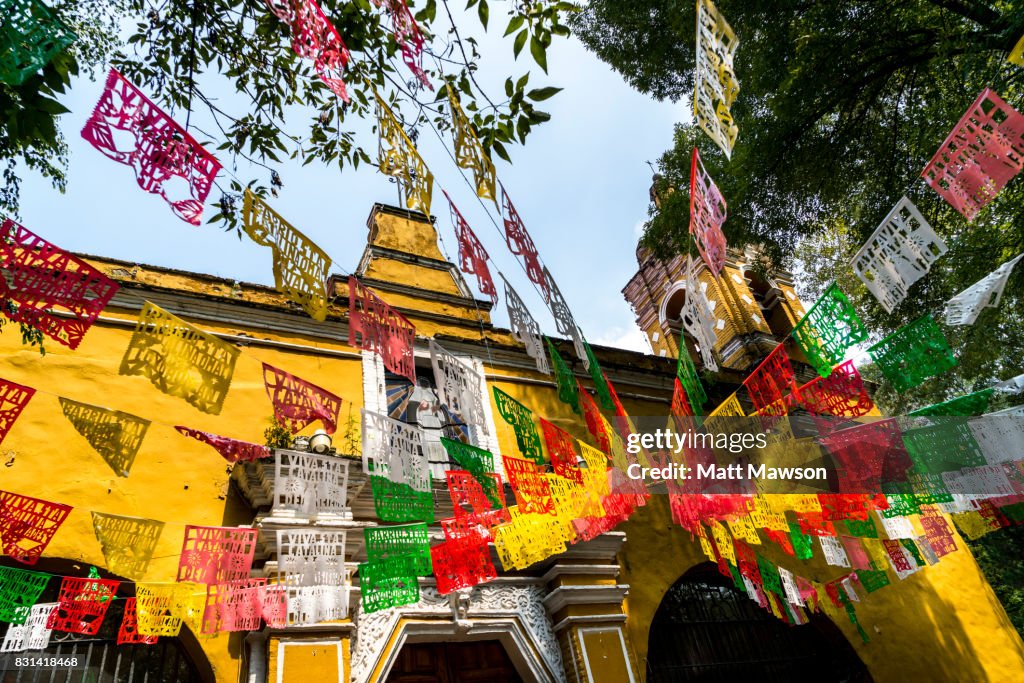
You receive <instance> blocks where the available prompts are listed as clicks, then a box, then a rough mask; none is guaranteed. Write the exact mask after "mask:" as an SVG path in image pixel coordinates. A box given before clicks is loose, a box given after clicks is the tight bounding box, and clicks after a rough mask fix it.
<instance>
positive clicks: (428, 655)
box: [387, 640, 523, 683]
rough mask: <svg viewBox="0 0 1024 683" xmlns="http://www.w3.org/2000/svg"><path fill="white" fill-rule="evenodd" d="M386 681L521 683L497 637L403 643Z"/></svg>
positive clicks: (397, 682) (411, 682)
mask: <svg viewBox="0 0 1024 683" xmlns="http://www.w3.org/2000/svg"><path fill="white" fill-rule="evenodd" d="M387 683H523V679H522V678H521V677H520V676H519V673H518V672H517V671H516V668H515V665H513V664H512V660H511V659H510V658H509V656H508V652H506V651H505V647H504V646H503V645H502V644H501V643H499V642H498V641H497V640H481V641H474V642H468V643H406V644H405V645H403V646H402V649H401V651H400V652H399V653H398V659H397V660H396V661H395V664H394V666H392V667H391V672H390V673H389V674H388V678H387Z"/></svg>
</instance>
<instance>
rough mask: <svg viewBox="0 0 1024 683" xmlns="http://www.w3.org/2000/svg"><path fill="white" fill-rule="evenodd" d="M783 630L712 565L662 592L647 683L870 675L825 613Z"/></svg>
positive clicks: (861, 680)
mask: <svg viewBox="0 0 1024 683" xmlns="http://www.w3.org/2000/svg"><path fill="white" fill-rule="evenodd" d="M809 617H810V622H809V623H808V624H805V625H803V626H789V625H787V624H785V623H783V622H781V621H779V620H778V619H776V618H775V617H774V616H772V615H771V614H769V613H768V612H765V611H764V610H762V609H760V608H759V607H758V606H757V605H755V604H754V603H753V602H752V601H751V600H750V599H749V598H748V597H747V596H746V595H744V594H742V593H740V592H739V591H737V590H736V589H735V588H734V587H733V585H732V583H731V582H730V581H728V580H727V579H725V578H724V577H722V576H721V575H720V574H719V573H718V572H717V571H716V569H715V566H714V565H713V564H711V563H704V564H701V565H698V566H696V567H694V568H692V569H691V570H690V571H688V572H686V574H684V575H683V576H682V577H681V578H680V579H679V580H678V581H676V583H675V584H673V585H672V587H671V588H669V590H668V591H667V592H666V593H665V596H664V597H663V598H662V601H661V604H660V605H659V606H658V610H657V612H656V613H655V615H654V620H653V621H652V623H651V630H650V634H649V636H648V651H647V681H648V683H669V682H671V683H683V682H686V681H734V680H758V681H766V682H771V681H780V682H781V681H786V682H789V681H816V682H822V683H828V682H832V681H835V682H839V681H843V682H849V683H869V682H870V681H871V680H872V679H871V675H870V674H869V673H868V670H867V668H866V667H865V666H864V663H863V662H861V660H860V658H859V657H858V656H857V653H856V652H855V651H854V649H853V647H852V646H851V645H850V643H849V642H847V640H846V638H845V637H844V636H843V634H842V632H841V631H840V630H839V629H838V627H836V625H835V624H833V623H832V621H831V620H830V619H829V618H828V617H827V616H825V615H824V614H821V613H817V614H811V615H809Z"/></svg>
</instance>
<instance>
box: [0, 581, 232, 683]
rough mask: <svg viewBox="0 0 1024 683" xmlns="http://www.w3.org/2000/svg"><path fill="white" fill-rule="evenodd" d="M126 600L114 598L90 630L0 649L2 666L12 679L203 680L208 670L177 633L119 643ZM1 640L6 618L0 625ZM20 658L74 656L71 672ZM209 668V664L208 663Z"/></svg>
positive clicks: (131, 682)
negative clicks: (29, 664)
mask: <svg viewBox="0 0 1024 683" xmlns="http://www.w3.org/2000/svg"><path fill="white" fill-rule="evenodd" d="M124 605H125V601H124V600H123V599H117V600H114V602H113V603H112V604H111V605H110V607H109V608H108V609H107V614H106V615H105V616H104V618H103V624H102V625H101V626H100V630H99V632H98V633H97V634H96V635H94V636H87V635H80V634H77V633H62V632H59V631H54V632H53V633H52V634H51V635H50V644H49V646H47V647H46V649H44V650H31V651H25V652H5V653H3V654H0V671H6V672H7V673H8V675H10V676H11V678H3V677H0V680H4V681H7V680H10V681H26V682H27V681H51V680H54V681H64V680H65V679H66V680H75V681H79V680H80V681H117V682H118V683H135V682H136V681H138V682H142V681H146V682H147V683H206V682H207V681H212V679H213V677H212V672H210V673H209V674H208V675H206V676H204V675H203V673H202V672H201V671H200V669H199V667H198V666H197V665H196V663H195V661H194V660H193V659H192V657H191V656H190V655H189V653H188V652H187V651H186V648H185V647H184V645H183V643H182V642H181V639H180V638H160V639H159V640H158V641H157V642H156V643H154V644H153V645H142V644H132V645H118V644H117V632H118V629H119V628H120V626H121V618H122V616H123V615H124ZM0 626H2V628H0V640H2V639H3V636H4V635H5V634H6V629H7V628H10V624H2V625H0ZM23 658H35V659H46V660H47V661H48V662H49V661H50V660H53V661H54V662H64V663H65V664H67V663H68V662H71V661H74V662H75V663H76V664H75V666H74V668H73V670H72V673H71V674H70V676H69V674H68V671H69V669H68V668H67V667H66V666H63V665H61V664H55V665H54V666H45V667H42V668H32V669H28V668H23V667H20V666H16V662H17V660H19V659H23ZM207 668H209V667H208V666H207Z"/></svg>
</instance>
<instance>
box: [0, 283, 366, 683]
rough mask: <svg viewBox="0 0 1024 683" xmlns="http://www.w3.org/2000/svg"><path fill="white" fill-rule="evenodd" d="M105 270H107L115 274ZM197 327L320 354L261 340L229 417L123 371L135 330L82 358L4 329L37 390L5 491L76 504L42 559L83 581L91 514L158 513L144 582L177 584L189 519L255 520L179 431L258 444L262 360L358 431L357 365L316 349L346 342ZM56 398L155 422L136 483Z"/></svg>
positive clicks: (97, 559)
mask: <svg viewBox="0 0 1024 683" xmlns="http://www.w3.org/2000/svg"><path fill="white" fill-rule="evenodd" d="M105 270H108V271H110V270H111V267H106V268H105ZM137 277H138V279H139V280H150V281H154V282H155V281H161V282H166V283H167V284H170V285H172V286H180V285H183V283H184V280H185V279H184V278H181V277H175V276H171V275H166V274H164V275H163V276H158V275H155V274H153V273H137ZM189 288H190V289H203V290H205V291H207V292H209V287H208V286H206V285H203V286H199V285H197V284H196V283H194V282H192V283H190V285H189ZM221 288H222V290H223V294H224V295H225V296H226V295H227V294H228V292H229V291H230V286H223V285H221ZM251 298H259V299H263V300H264V301H265V302H270V301H276V302H277V304H278V305H281V304H280V298H279V297H277V296H276V295H275V294H273V293H267V292H265V291H257V290H253V291H251ZM242 310H244V309H242ZM104 317H110V318H116V319H120V320H133V319H134V317H135V314H134V313H133V312H129V311H123V310H117V309H112V308H108V310H107V311H105V312H104ZM187 317H188V316H187V314H186V318H187ZM198 324H199V326H200V327H202V328H203V329H206V330H210V331H214V332H223V333H229V334H238V333H245V334H248V335H251V336H252V337H254V338H257V339H271V340H278V341H286V342H289V343H292V344H298V345H308V346H310V347H313V348H311V350H312V351H313V352H314V353H297V352H291V351H283V350H278V349H272V348H264V347H258V346H256V345H253V346H250V347H248V348H246V349H244V350H243V353H242V354H241V356H240V357H239V359H238V363H237V365H236V368H235V374H234V379H233V382H232V385H231V390H230V391H229V393H228V396H227V400H226V401H225V403H224V409H223V412H222V413H221V414H220V415H207V414H205V413H202V412H200V411H198V410H197V409H195V408H193V407H192V406H191V405H189V404H187V403H186V402H185V401H183V400H181V399H178V398H174V397H171V396H167V395H164V394H162V393H161V392H159V391H158V390H157V389H156V388H154V387H153V385H151V384H150V383H149V381H148V380H146V379H145V378H143V377H126V376H121V375H119V374H118V367H119V365H120V361H121V357H122V355H123V354H124V351H125V349H126V347H127V346H128V341H129V338H130V335H131V329H130V328H128V327H119V326H115V325H111V324H108V323H103V322H101V323H99V324H97V325H95V326H94V327H93V329H92V330H90V331H89V333H88V334H87V335H86V337H85V340H84V341H83V342H82V344H81V346H79V348H78V349H77V350H76V351H73V352H72V351H68V350H67V349H66V348H65V347H63V346H60V345H58V344H56V343H50V342H47V343H46V349H47V353H46V355H45V357H40V355H39V353H38V351H37V350H35V349H30V348H27V347H23V346H22V345H21V342H20V338H19V336H18V334H17V330H16V328H14V329H11V328H8V329H7V330H6V331H5V332H4V333H3V334H0V377H2V378H4V379H8V380H12V381H15V382H19V383H22V384H25V385H28V386H31V387H34V388H36V389H37V390H38V392H37V393H36V395H35V397H34V398H33V399H32V401H31V402H30V403H29V405H28V407H27V408H26V409H25V412H24V413H23V414H22V416H21V418H20V419H19V420H18V422H17V423H16V424H15V426H14V428H13V429H12V431H11V432H10V434H9V435H8V436H7V438H6V439H5V441H4V442H3V444H2V445H0V454H2V461H3V463H4V464H5V465H6V467H4V468H3V470H2V474H0V488H3V489H4V490H8V491H13V492H16V493H21V494H25V495H30V496H36V497H40V498H44V499H48V500H53V501H58V502H61V503H66V504H69V505H72V506H74V510H73V511H72V513H71V515H70V517H69V518H68V519H67V521H66V522H65V524H64V526H63V527H62V528H61V529H60V531H59V532H58V533H57V534H56V536H55V537H54V539H53V542H52V543H51V544H50V547H49V549H48V550H47V553H46V557H52V558H67V559H70V560H74V561H77V562H80V563H82V566H83V569H82V573H81V575H85V573H86V572H87V569H88V567H87V565H96V566H98V567H101V568H103V567H104V563H103V556H102V554H101V552H100V547H99V544H98V542H97V541H96V538H95V535H94V534H93V530H92V524H91V516H90V514H89V512H90V511H92V510H96V511H100V512H107V513H114V514H120V515H132V516H137V517H146V518H152V519H156V520H161V521H165V522H167V525H166V527H165V528H164V531H163V535H162V537H161V539H160V544H159V546H158V547H157V549H156V552H155V558H157V559H154V561H153V562H152V563H151V565H150V570H149V573H148V574H147V575H146V577H145V578H146V580H149V581H173V580H174V579H175V575H176V571H177V564H178V555H179V553H180V550H181V543H182V538H183V533H184V525H185V524H186V523H189V524H198V525H210V526H221V525H224V526H233V525H240V524H246V525H247V524H249V523H250V522H251V521H252V515H251V512H250V511H249V509H248V507H247V506H246V505H245V504H244V503H242V502H240V501H239V500H238V499H237V498H236V497H235V496H234V495H233V494H232V493H231V492H230V491H229V487H228V472H229V470H228V468H227V465H226V463H225V461H224V460H223V459H222V458H221V457H220V456H219V455H218V454H217V453H216V452H215V451H214V450H213V449H211V448H210V447H208V446H205V445H203V444H201V443H199V442H198V441H195V440H193V439H188V438H185V437H183V436H181V435H180V434H178V433H177V432H175V431H174V430H173V429H172V426H173V425H177V424H181V425H186V426H189V427H195V428H198V429H202V430H205V431H210V432H213V433H217V434H223V435H226V436H231V437H235V438H240V439H246V440H251V441H255V442H258V443H262V442H263V431H264V429H265V428H266V427H267V426H268V419H269V418H270V416H271V415H272V413H273V411H272V407H271V404H270V400H269V399H268V398H267V395H266V392H265V391H264V387H263V378H262V370H261V361H266V362H268V363H270V364H272V365H274V366H276V367H279V368H281V369H284V370H288V371H289V372H292V373H294V374H296V375H298V376H300V377H303V378H305V379H307V380H309V381H312V382H314V383H317V384H319V385H321V386H323V387H324V388H325V389H328V390H330V391H332V392H335V393H336V394H338V395H339V396H342V397H343V398H344V399H345V404H344V405H343V407H342V421H344V420H345V419H346V418H347V417H348V416H349V415H350V414H351V416H352V417H353V418H354V419H355V420H356V421H357V422H356V424H357V425H358V416H359V408H360V407H361V406H362V390H361V378H362V371H361V365H360V361H359V360H358V359H338V358H330V357H326V356H323V355H317V354H316V353H315V352H316V349H317V348H323V349H336V350H351V349H349V347H347V346H346V345H345V344H344V343H341V342H340V341H325V340H313V339H309V338H302V337H300V336H299V335H281V334H274V333H269V332H266V331H264V330H261V329H257V328H255V327H251V328H243V327H240V326H231V327H228V326H224V325H216V324H211V323H207V322H202V323H198ZM44 392H45V393H44ZM57 395H60V396H65V397H67V398H71V399H75V400H78V401H84V402H87V403H93V404H97V405H101V406H103V407H107V408H112V409H116V410H122V411H125V412H128V413H133V414H135V415H138V416H139V417H143V418H147V419H150V420H154V422H153V424H152V425H151V426H150V428H149V431H148V432H147V434H146V438H145V441H144V442H143V444H142V448H141V450H140V451H139V454H138V456H137V458H136V460H135V463H134V466H133V467H132V470H131V474H130V476H129V477H127V478H122V477H118V476H116V475H115V474H114V472H113V471H112V470H111V469H110V467H108V466H107V464H106V463H105V462H104V460H103V459H102V458H101V457H100V456H99V455H98V454H97V453H96V452H95V451H93V449H92V448H91V447H90V446H89V444H88V443H87V442H86V441H85V439H84V438H82V437H81V436H80V435H79V434H78V433H77V432H76V431H75V430H74V428H72V426H71V424H70V423H69V422H68V421H67V420H66V419H65V418H64V415H63V413H62V412H61V410H60V406H59V404H58V401H57ZM157 420H158V421H159V422H156V421H157ZM316 426H319V425H316ZM313 428H314V427H312V426H311V427H310V428H308V429H307V431H312V429H313ZM341 429H342V428H341V427H339V431H340V430H341ZM200 643H201V645H202V647H203V649H204V651H205V653H206V655H207V656H208V657H209V659H210V662H211V664H212V665H213V667H214V670H215V673H216V675H217V678H218V680H224V681H233V680H235V679H236V678H237V669H238V666H239V660H238V657H239V655H240V653H239V652H238V648H234V649H233V650H232V649H229V647H228V637H227V636H224V635H222V636H219V637H216V638H200Z"/></svg>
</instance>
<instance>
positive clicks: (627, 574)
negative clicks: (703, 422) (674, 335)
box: [619, 496, 1024, 683]
mask: <svg viewBox="0 0 1024 683" xmlns="http://www.w3.org/2000/svg"><path fill="white" fill-rule="evenodd" d="M619 529H621V530H624V531H625V532H626V536H627V541H626V545H625V547H624V549H623V552H622V553H621V562H622V568H623V577H622V580H623V582H625V583H628V584H630V590H629V597H628V598H627V600H626V604H627V610H628V613H629V620H628V621H627V622H626V625H627V628H628V631H629V635H630V640H631V641H632V643H633V646H634V647H635V648H636V652H637V656H638V657H639V659H640V662H641V667H640V668H641V669H644V662H646V659H647V652H648V651H647V639H648V635H649V631H650V624H651V621H652V619H653V618H654V614H655V612H656V610H657V609H658V605H659V604H660V602H661V599H662V597H663V596H664V594H665V592H666V591H667V590H668V588H669V587H670V586H671V585H672V584H673V583H675V582H676V580H678V579H679V578H680V577H681V576H682V575H683V574H685V573H686V572H687V570H689V569H690V568H691V567H693V566H694V565H696V564H700V563H702V562H706V561H707V560H706V558H705V557H704V555H703V553H702V552H701V549H700V544H699V543H698V542H697V540H696V539H692V540H691V538H690V534H689V533H688V532H686V531H685V530H683V529H682V528H681V527H679V526H678V525H677V524H674V523H673V522H672V516H671V514H670V512H669V509H668V504H667V501H666V499H665V498H664V497H663V496H654V497H652V498H651V502H650V503H649V504H648V505H647V507H645V508H641V509H640V510H638V511H637V512H636V514H634V515H633V517H632V518H630V520H629V521H628V522H626V523H625V524H623V525H622V526H620V527H619ZM956 540H957V545H958V547H959V548H960V549H959V550H958V551H957V552H955V553H952V554H950V555H947V556H945V557H943V558H941V561H940V562H939V563H938V564H937V565H933V566H931V567H927V568H925V569H923V570H921V571H919V572H917V573H916V574H913V575H912V576H910V577H908V578H907V579H906V580H904V581H899V580H897V579H896V577H895V575H894V574H893V573H892V572H889V578H890V580H891V581H892V583H891V584H890V585H889V586H886V587H884V588H881V589H879V590H878V591H876V592H874V593H871V594H870V595H868V596H867V597H866V598H864V599H863V600H862V601H861V602H860V603H858V604H857V605H856V609H857V616H858V618H859V619H860V622H861V624H862V625H863V626H864V628H865V630H866V631H867V632H868V636H869V638H870V639H871V642H870V643H868V644H866V645H865V644H862V643H861V640H860V637H859V636H858V635H857V631H856V629H855V628H854V627H853V626H852V625H851V624H850V622H849V620H848V619H847V616H846V613H845V612H839V611H837V610H835V609H833V608H832V605H831V603H830V602H829V601H828V598H827V597H826V596H825V595H824V591H822V595H821V600H822V604H823V605H825V607H826V612H827V613H828V614H829V616H830V617H831V619H832V621H833V622H835V623H836V624H837V625H838V626H839V627H840V628H841V629H842V631H843V634H844V635H845V636H846V638H847V640H848V641H849V642H850V643H851V644H852V645H853V646H854V647H855V648H856V651H857V654H858V655H859V656H860V658H861V659H862V660H863V661H864V663H865V664H866V665H867V667H868V669H869V671H870V672H871V675H872V676H873V677H874V679H875V680H876V681H878V682H879V683H884V682H886V681H892V682H893V683H907V682H908V681H950V682H953V681H993V682H997V681H998V682H1003V681H1020V680H1024V643H1022V642H1021V639H1020V637H1019V636H1018V635H1017V632H1016V631H1015V630H1014V629H1013V627H1012V625H1011V624H1010V622H1009V620H1008V619H1007V617H1006V613H1005V612H1004V611H1003V608H1002V606H1001V605H1000V604H999V602H998V600H997V599H996V597H995V595H994V594H993V592H992V589H991V588H990V587H989V586H988V584H987V583H986V582H985V579H984V576H983V575H982V574H981V571H980V570H979V568H978V565H977V563H976V562H975V561H974V558H973V557H972V556H971V554H970V552H969V551H968V550H967V549H966V548H965V546H964V543H963V541H962V540H961V539H960V537H959V536H957V539H956ZM757 551H758V552H759V553H761V554H762V555H764V556H765V557H767V558H770V559H771V560H772V561H773V562H775V563H776V564H779V565H781V566H783V567H786V568H787V569H789V570H790V571H793V572H794V573H796V574H799V575H800V576H803V577H805V578H808V579H811V580H813V581H817V582H820V583H825V582H826V581H831V580H833V579H836V578H838V577H839V576H841V575H842V573H843V571H844V570H842V569H841V568H838V567H829V566H827V565H826V564H825V562H824V560H823V559H822V558H821V553H820V549H819V547H818V546H817V543H815V557H814V558H813V559H812V560H810V561H807V562H801V561H794V559H793V558H792V557H790V556H788V555H786V554H784V553H783V552H782V551H781V550H780V549H779V548H778V546H776V545H775V544H773V543H770V542H767V541H766V542H765V543H764V544H763V545H761V546H758V547H757ZM845 571H849V570H845ZM862 594H863V592H862Z"/></svg>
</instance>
